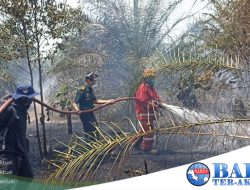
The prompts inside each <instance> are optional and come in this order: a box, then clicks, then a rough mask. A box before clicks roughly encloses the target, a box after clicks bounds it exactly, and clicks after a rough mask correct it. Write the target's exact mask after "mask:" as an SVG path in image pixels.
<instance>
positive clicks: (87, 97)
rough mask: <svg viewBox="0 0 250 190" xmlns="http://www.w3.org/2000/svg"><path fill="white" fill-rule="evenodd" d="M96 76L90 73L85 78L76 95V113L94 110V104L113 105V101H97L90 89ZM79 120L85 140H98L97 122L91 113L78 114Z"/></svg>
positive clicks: (74, 105)
mask: <svg viewBox="0 0 250 190" xmlns="http://www.w3.org/2000/svg"><path fill="white" fill-rule="evenodd" d="M97 77H98V75H96V74H94V73H92V72H90V73H88V74H87V75H86V77H85V84H84V85H83V86H82V87H81V89H79V90H78V91H77V93H76V96H75V100H74V103H73V107H74V109H75V110H76V111H79V112H81V111H82V110H89V109H92V108H94V107H95V106H94V104H105V103H113V102H114V99H110V100H101V99H97V98H96V96H95V94H94V92H93V89H92V87H93V86H94V85H95V84H96V78H97ZM80 119H81V122H82V125H83V129H84V132H85V138H86V139H88V140H90V141H91V140H95V139H96V138H97V139H98V133H97V132H96V126H97V121H96V118H95V115H94V113H93V112H86V113H81V114H80Z"/></svg>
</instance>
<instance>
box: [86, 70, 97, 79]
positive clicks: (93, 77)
mask: <svg viewBox="0 0 250 190" xmlns="http://www.w3.org/2000/svg"><path fill="white" fill-rule="evenodd" d="M96 77H98V75H97V74H95V73H93V72H88V73H87V75H86V77H85V79H86V80H87V79H89V80H91V81H93V80H94V79H95V78H96Z"/></svg>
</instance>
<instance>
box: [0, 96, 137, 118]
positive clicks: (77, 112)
mask: <svg viewBox="0 0 250 190" xmlns="http://www.w3.org/2000/svg"><path fill="white" fill-rule="evenodd" d="M126 100H136V98H135V97H124V98H118V99H115V100H114V101H112V102H108V103H105V104H102V105H101V106H98V107H95V108H92V109H88V110H81V111H64V110H59V109H56V108H54V107H52V106H49V105H48V104H46V103H44V102H42V101H40V100H37V99H35V98H33V101H34V102H36V103H38V104H40V105H42V106H44V107H46V108H47V109H49V110H52V111H55V112H58V113H64V114H76V115H80V114H81V113H87V112H94V111H97V110H99V109H101V108H103V107H105V106H108V105H111V104H115V103H117V102H121V101H126ZM12 101H13V98H10V99H8V100H6V101H5V102H4V103H3V105H1V106H0V114H1V113H2V112H3V111H4V110H5V109H6V108H7V107H8V106H9V105H10V104H11V103H12Z"/></svg>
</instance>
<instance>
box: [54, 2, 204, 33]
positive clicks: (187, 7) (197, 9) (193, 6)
mask: <svg viewBox="0 0 250 190" xmlns="http://www.w3.org/2000/svg"><path fill="white" fill-rule="evenodd" d="M58 1H61V2H66V3H67V4H69V5H70V6H72V7H77V6H79V5H81V1H82V0H58ZM121 1H122V0H121ZM126 1H128V2H129V1H130V2H129V4H131V5H133V3H132V2H133V0H126ZM206 5H207V0H183V2H182V3H181V4H180V6H179V8H178V9H176V11H175V12H174V13H173V16H174V17H173V18H179V17H180V16H181V15H185V14H193V13H197V14H196V15H195V16H194V17H193V18H192V19H189V20H186V21H184V22H181V23H180V24H178V26H177V27H176V28H175V30H173V32H174V33H175V35H176V36H178V35H179V34H181V33H183V32H184V31H185V30H186V29H187V28H188V24H189V23H190V22H192V20H194V18H198V17H199V16H201V15H202V13H204V12H208V11H209V10H208V8H204V7H206ZM173 22H174V20H173Z"/></svg>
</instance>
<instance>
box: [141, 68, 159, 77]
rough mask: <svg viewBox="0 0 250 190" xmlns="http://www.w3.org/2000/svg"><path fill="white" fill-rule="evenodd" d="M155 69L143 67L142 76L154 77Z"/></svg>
mask: <svg viewBox="0 0 250 190" xmlns="http://www.w3.org/2000/svg"><path fill="white" fill-rule="evenodd" d="M155 74H156V73H155V70H154V69H145V70H144V71H143V77H144V78H146V77H154V76H155Z"/></svg>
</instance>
